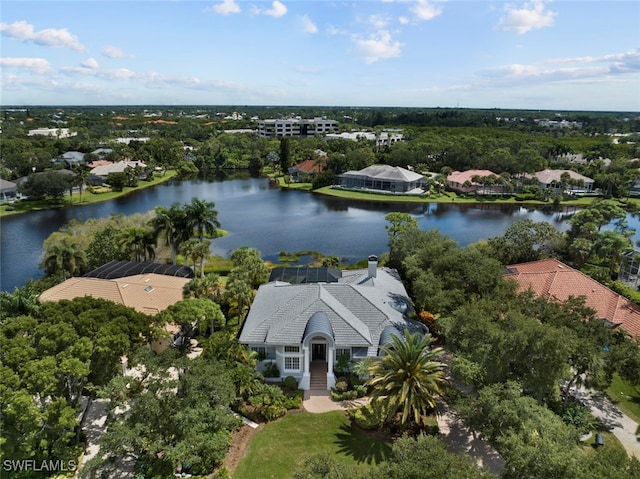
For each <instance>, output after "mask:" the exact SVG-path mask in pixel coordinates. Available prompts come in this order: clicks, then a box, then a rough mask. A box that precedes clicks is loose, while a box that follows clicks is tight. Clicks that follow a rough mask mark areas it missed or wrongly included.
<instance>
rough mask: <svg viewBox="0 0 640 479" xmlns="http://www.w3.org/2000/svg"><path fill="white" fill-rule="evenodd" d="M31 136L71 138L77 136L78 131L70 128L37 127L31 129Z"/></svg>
mask: <svg viewBox="0 0 640 479" xmlns="http://www.w3.org/2000/svg"><path fill="white" fill-rule="evenodd" d="M28 134H29V136H52V137H55V138H69V137H71V136H76V135H77V134H78V133H77V132H75V131H70V130H69V128H36V129H34V130H29V133H28Z"/></svg>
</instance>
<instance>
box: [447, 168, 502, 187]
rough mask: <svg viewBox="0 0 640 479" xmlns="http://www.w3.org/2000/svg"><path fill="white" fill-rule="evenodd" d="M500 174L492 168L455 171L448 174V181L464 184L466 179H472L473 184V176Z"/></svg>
mask: <svg viewBox="0 0 640 479" xmlns="http://www.w3.org/2000/svg"><path fill="white" fill-rule="evenodd" d="M491 175H494V176H498V175H497V174H495V173H494V172H493V171H490V170H467V171H454V172H453V173H451V174H450V175H449V176H447V181H450V182H452V183H460V184H463V183H464V182H465V181H470V182H471V183H472V184H475V183H473V181H472V180H471V178H473V177H474V176H491Z"/></svg>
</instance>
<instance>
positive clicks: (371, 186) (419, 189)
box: [335, 165, 427, 194]
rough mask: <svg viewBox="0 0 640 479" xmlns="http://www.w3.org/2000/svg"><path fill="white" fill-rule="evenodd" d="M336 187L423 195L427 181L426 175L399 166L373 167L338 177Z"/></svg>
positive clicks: (348, 172)
mask: <svg viewBox="0 0 640 479" xmlns="http://www.w3.org/2000/svg"><path fill="white" fill-rule="evenodd" d="M335 186H337V187H340V188H345V189H351V190H371V191H378V192H385V193H396V194H397V193H400V194H423V193H424V192H425V190H426V189H427V180H426V179H425V177H424V175H421V174H419V173H415V172H413V171H409V170H407V169H405V168H401V167H399V166H390V165H372V166H368V167H366V168H363V169H362V170H358V171H347V172H346V173H343V174H341V175H338V177H337V184H336V185H335Z"/></svg>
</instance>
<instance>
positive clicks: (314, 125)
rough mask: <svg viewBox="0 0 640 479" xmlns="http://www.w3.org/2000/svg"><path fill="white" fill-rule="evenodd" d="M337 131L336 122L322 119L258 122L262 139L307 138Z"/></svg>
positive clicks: (286, 119) (259, 134) (287, 119)
mask: <svg viewBox="0 0 640 479" xmlns="http://www.w3.org/2000/svg"><path fill="white" fill-rule="evenodd" d="M337 130H338V122H337V121H336V120H327V119H326V118H321V117H316V118H311V119H302V118H285V119H278V120H274V119H268V120H258V136H259V137H261V138H280V137H283V136H300V137H307V136H315V135H326V134H327V133H335V132H336V131H337Z"/></svg>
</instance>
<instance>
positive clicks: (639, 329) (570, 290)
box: [507, 258, 640, 337]
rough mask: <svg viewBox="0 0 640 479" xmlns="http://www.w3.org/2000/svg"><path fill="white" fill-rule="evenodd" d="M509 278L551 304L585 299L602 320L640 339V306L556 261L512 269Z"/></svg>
mask: <svg viewBox="0 0 640 479" xmlns="http://www.w3.org/2000/svg"><path fill="white" fill-rule="evenodd" d="M507 277H508V278H513V279H515V280H516V281H517V282H518V289H519V290H520V291H526V290H528V289H531V290H532V291H533V292H534V293H535V294H536V295H538V296H541V297H543V298H546V299H550V300H558V301H565V300H567V299H569V297H579V296H584V297H585V298H586V301H585V304H586V305H587V306H588V307H590V308H591V309H593V310H594V311H595V312H596V314H597V316H598V317H599V318H602V319H605V320H606V321H608V322H610V323H611V324H612V325H614V326H619V327H620V328H622V329H624V330H625V331H627V332H628V333H629V334H630V335H632V336H636V337H640V306H638V305H637V304H635V303H634V302H632V301H629V300H628V299H627V298H625V297H624V296H621V295H619V294H618V293H616V292H615V291H612V290H611V289H609V288H607V287H606V286H604V285H603V284H600V283H598V282H597V281H596V280H594V279H593V278H590V277H589V276H587V275H586V274H584V273H581V272H580V271H577V270H575V269H573V268H571V267H570V266H567V265H566V264H564V263H562V262H560V261H558V260H556V259H553V258H550V259H545V260H541V261H533V262H530V263H520V264H513V265H509V266H507Z"/></svg>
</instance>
